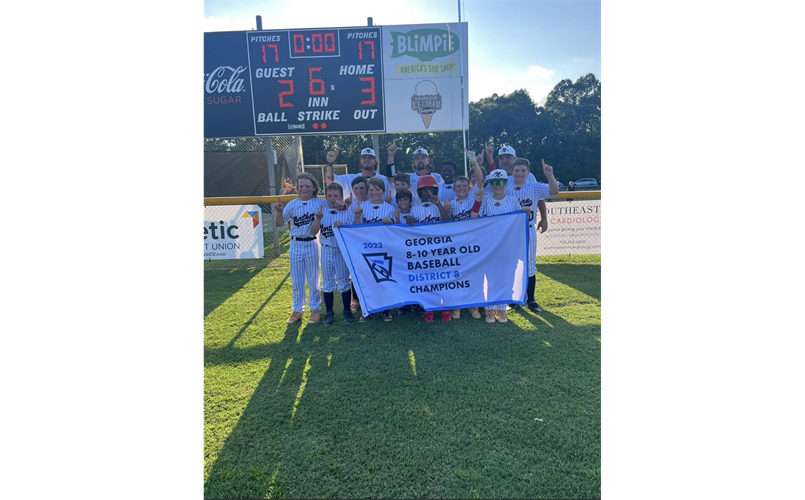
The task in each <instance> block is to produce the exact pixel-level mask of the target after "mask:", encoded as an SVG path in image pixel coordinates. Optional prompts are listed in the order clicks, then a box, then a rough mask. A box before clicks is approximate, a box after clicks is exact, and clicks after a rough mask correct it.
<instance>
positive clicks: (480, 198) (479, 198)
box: [475, 181, 484, 201]
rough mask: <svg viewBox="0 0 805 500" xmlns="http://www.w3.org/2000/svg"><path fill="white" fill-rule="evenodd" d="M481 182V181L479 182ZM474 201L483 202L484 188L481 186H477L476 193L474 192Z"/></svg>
mask: <svg viewBox="0 0 805 500" xmlns="http://www.w3.org/2000/svg"><path fill="white" fill-rule="evenodd" d="M481 182H483V181H481ZM475 201H484V187H483V184H479V185H478V191H476V192H475Z"/></svg>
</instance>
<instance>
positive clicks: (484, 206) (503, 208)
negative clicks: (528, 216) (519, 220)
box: [470, 169, 530, 323]
mask: <svg viewBox="0 0 805 500" xmlns="http://www.w3.org/2000/svg"><path fill="white" fill-rule="evenodd" d="M486 180H487V181H489V186H490V187H491V189H492V196H484V192H483V190H481V189H479V190H478V191H476V193H475V201H476V202H475V203H474V204H473V207H472V210H471V211H470V218H471V219H475V218H478V217H487V216H490V215H498V214H507V213H509V212H515V211H517V210H520V209H521V208H520V202H518V201H517V198H515V197H514V196H510V195H507V194H506V185H507V183H508V182H509V177H508V175H506V172H505V171H504V170H502V169H498V170H493V171H492V173H490V174H489V175H487V176H486ZM524 209H527V210H525V211H529V210H530V207H524ZM484 309H485V310H486V322H487V323H494V322H495V315H497V320H498V322H500V323H506V322H507V321H509V319H508V318H507V317H506V304H498V305H494V306H486V307H484Z"/></svg>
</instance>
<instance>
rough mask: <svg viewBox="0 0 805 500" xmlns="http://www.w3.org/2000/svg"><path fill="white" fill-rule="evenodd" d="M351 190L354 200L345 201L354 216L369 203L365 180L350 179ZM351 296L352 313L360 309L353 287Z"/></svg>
mask: <svg viewBox="0 0 805 500" xmlns="http://www.w3.org/2000/svg"><path fill="white" fill-rule="evenodd" d="M350 188H351V189H352V196H353V197H354V198H348V199H347V206H349V210H350V213H351V214H353V216H354V214H355V210H357V209H358V207H360V206H361V203H363V202H365V201H369V193H367V191H366V188H367V184H366V178H365V177H361V176H360V175H359V176H357V177H355V178H354V179H352V183H351V185H350ZM350 284H351V283H350ZM351 290H352V291H351V292H350V293H351V294H352V302H351V303H350V309H351V310H352V312H355V311H357V310H358V309H360V307H361V303H360V301H359V300H358V296H357V295H355V287H354V286H353V287H351Z"/></svg>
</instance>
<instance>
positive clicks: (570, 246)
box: [537, 200, 601, 255]
mask: <svg viewBox="0 0 805 500" xmlns="http://www.w3.org/2000/svg"><path fill="white" fill-rule="evenodd" d="M545 208H546V215H547V216H548V231H547V232H545V233H542V234H539V235H537V255H598V254H600V253H601V200H567V201H552V202H550V203H547V204H546V207H545Z"/></svg>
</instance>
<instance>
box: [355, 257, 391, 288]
mask: <svg viewBox="0 0 805 500" xmlns="http://www.w3.org/2000/svg"><path fill="white" fill-rule="evenodd" d="M361 255H363V259H364V260H365V261H366V264H367V265H368V266H369V270H370V271H372V276H373V277H374V279H375V281H376V282H377V283H381V282H383V281H391V282H393V283H397V281H396V280H393V279H391V261H392V257H389V255H388V254H387V253H385V252H384V253H364V254H361Z"/></svg>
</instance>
